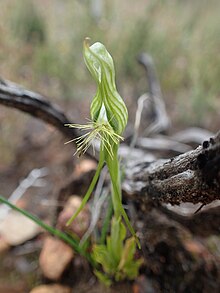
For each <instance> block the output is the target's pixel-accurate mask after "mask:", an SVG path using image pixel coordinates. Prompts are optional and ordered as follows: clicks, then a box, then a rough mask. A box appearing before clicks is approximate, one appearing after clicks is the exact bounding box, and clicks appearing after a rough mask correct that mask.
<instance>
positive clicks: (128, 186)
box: [123, 133, 220, 204]
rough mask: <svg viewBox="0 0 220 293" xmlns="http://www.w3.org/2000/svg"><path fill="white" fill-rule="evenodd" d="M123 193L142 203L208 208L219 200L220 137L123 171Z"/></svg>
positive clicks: (219, 135) (217, 136)
mask: <svg viewBox="0 0 220 293" xmlns="http://www.w3.org/2000/svg"><path fill="white" fill-rule="evenodd" d="M126 172H127V176H126V181H125V183H124V185H123V186H124V190H125V191H126V192H127V193H128V194H130V195H134V196H138V197H139V198H141V199H143V200H147V199H154V200H158V201H161V202H164V203H171V204H180V203H181V202H192V203H199V202H201V203H203V204H208V203H210V202H212V201H214V200H216V199H220V133H219V134H218V135H216V137H215V138H211V139H210V141H205V142H204V143H203V146H199V147H198V148H197V149H195V150H193V151H190V152H187V153H185V154H182V155H180V156H177V157H174V158H171V159H169V160H157V161H155V162H153V163H150V164H149V163H140V164H138V165H134V166H133V168H129V169H127V170H126Z"/></svg>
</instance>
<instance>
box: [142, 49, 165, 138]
mask: <svg viewBox="0 0 220 293" xmlns="http://www.w3.org/2000/svg"><path fill="white" fill-rule="evenodd" d="M138 61H139V63H140V64H141V65H142V66H143V67H144V69H145V71H146V73H147V81H148V85H149V94H150V97H151V102H152V114H153V119H154V121H153V122H152V124H151V125H150V126H149V127H147V129H146V130H145V131H144V133H145V135H150V134H152V133H164V132H167V130H168V129H169V127H170V119H169V117H168V115H167V112H166V107H165V104H164V101H163V96H162V92H161V88H160V83H159V80H158V77H157V73H156V68H155V66H154V62H153V59H152V58H151V56H150V55H148V54H146V53H142V54H141V55H140V56H139V57H138Z"/></svg>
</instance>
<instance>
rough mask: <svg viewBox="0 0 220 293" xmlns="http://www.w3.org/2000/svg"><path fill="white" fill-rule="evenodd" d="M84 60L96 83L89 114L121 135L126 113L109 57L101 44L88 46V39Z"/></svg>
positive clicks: (125, 121) (85, 45)
mask: <svg viewBox="0 0 220 293" xmlns="http://www.w3.org/2000/svg"><path fill="white" fill-rule="evenodd" d="M84 60H85V63H86V66H87V67H88V69H89V71H90V73H91V74H92V76H93V78H94V79H95V81H96V83H97V86H98V88H97V92H96V95H95V96H94V98H93V100H92V103H91V107H90V114H91V118H92V120H93V121H94V122H97V121H101V120H103V121H104V122H107V121H108V123H109V124H110V125H111V127H112V128H113V130H114V131H115V132H116V133H117V134H119V135H121V134H122V132H123V131H124V129H125V126H126V124H127V119H128V112H127V108H126V106H125V103H124V101H123V100H122V98H121V96H120V95H119V93H118V92H117V89H116V85H115V69H114V63H113V59H112V57H111V55H110V54H109V52H108V51H107V50H106V48H105V46H104V45H103V44H101V43H98V42H97V43H94V44H93V45H92V46H89V39H88V38H87V39H86V40H85V41H84Z"/></svg>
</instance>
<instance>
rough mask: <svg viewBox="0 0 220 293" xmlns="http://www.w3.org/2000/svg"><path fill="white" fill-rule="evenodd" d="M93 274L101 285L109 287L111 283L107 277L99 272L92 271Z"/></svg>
mask: <svg viewBox="0 0 220 293" xmlns="http://www.w3.org/2000/svg"><path fill="white" fill-rule="evenodd" d="M94 274H95V275H96V277H97V278H98V279H99V281H101V282H102V283H103V284H105V285H106V286H108V287H110V286H111V284H112V281H111V279H110V278H109V277H108V276H106V275H105V274H103V273H101V272H99V271H98V270H94Z"/></svg>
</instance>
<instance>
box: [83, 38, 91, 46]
mask: <svg viewBox="0 0 220 293" xmlns="http://www.w3.org/2000/svg"><path fill="white" fill-rule="evenodd" d="M90 41H91V39H90V38H89V37H86V38H85V40H84V46H85V47H89V45H90Z"/></svg>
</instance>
